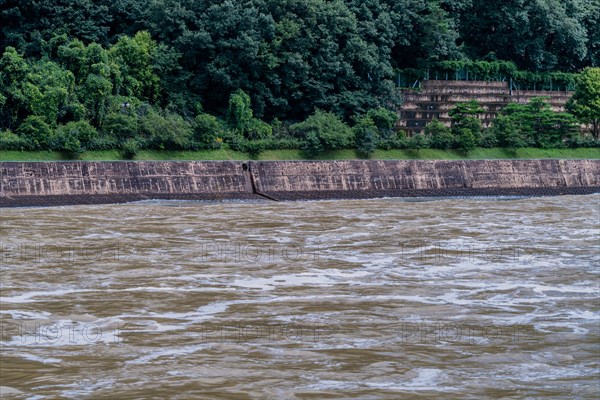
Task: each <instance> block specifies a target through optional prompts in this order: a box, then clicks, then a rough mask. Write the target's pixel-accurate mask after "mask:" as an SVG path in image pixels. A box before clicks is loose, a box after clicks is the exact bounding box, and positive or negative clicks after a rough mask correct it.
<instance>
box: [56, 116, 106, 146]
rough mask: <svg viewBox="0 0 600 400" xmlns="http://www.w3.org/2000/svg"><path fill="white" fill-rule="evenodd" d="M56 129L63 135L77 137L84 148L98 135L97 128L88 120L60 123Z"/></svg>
mask: <svg viewBox="0 0 600 400" xmlns="http://www.w3.org/2000/svg"><path fill="white" fill-rule="evenodd" d="M56 130H57V134H58V135H59V136H61V137H63V136H64V137H66V136H73V137H75V138H76V139H77V140H79V142H80V144H81V145H82V146H83V147H84V148H87V147H88V144H89V143H91V142H92V141H93V140H94V139H96V138H97V137H98V131H97V130H96V128H94V127H93V126H92V125H90V123H89V122H87V121H75V122H69V123H67V124H65V125H60V126H59V127H58V128H56Z"/></svg>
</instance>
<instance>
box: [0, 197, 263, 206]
mask: <svg viewBox="0 0 600 400" xmlns="http://www.w3.org/2000/svg"><path fill="white" fill-rule="evenodd" d="M145 200H180V201H210V202H219V201H230V200H244V201H266V200H265V198H264V197H262V196H259V195H256V194H253V193H225V194H219V193H179V194H176V193H174V194H165V193H144V194H104V195H98V194H76V195H48V196H14V197H7V196H4V197H0V208H1V207H54V206H74V205H94V204H123V203H132V202H136V201H145Z"/></svg>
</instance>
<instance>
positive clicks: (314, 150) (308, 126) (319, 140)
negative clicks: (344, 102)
mask: <svg viewBox="0 0 600 400" xmlns="http://www.w3.org/2000/svg"><path fill="white" fill-rule="evenodd" d="M290 129H291V130H292V131H293V132H294V133H295V135H296V136H297V137H301V138H303V139H304V146H303V149H304V150H305V151H306V152H307V154H308V155H309V156H311V157H313V156H316V155H317V154H319V153H321V152H323V151H325V150H337V149H343V148H348V147H349V146H351V145H352V142H353V139H354V137H353V132H352V130H351V129H350V128H349V127H348V125H346V124H345V123H344V122H342V120H341V119H340V118H339V117H338V116H337V115H335V114H333V113H328V112H324V111H321V110H317V111H316V112H315V113H314V114H313V115H311V116H310V117H308V118H307V119H306V120H305V121H303V122H300V123H298V124H294V125H292V126H291V127H290Z"/></svg>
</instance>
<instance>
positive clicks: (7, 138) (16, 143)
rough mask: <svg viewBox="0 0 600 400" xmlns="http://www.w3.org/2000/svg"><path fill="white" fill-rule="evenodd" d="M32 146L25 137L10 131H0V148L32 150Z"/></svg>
mask: <svg viewBox="0 0 600 400" xmlns="http://www.w3.org/2000/svg"><path fill="white" fill-rule="evenodd" d="M32 149H33V147H32V146H31V143H29V142H28V141H27V140H25V138H23V137H21V136H19V135H16V134H14V133H12V132H11V131H0V150H21V151H23V150H32Z"/></svg>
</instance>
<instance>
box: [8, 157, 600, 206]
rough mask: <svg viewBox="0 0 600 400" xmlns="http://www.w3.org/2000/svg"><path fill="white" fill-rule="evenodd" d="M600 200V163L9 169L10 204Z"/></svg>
mask: <svg viewBox="0 0 600 400" xmlns="http://www.w3.org/2000/svg"><path fill="white" fill-rule="evenodd" d="M594 192H600V160H473V161H282V162H266V161H265V162H247V163H243V162H230V161H216V162H47V163H40V162H35V163H33V162H32V163H28V162H14V163H12V162H10V163H0V206H2V207H11V206H46V205H62V204H101V203H119V202H128V201H136V200H142V199H187V200H195V199H202V200H215V199H265V198H267V199H272V200H304V199H327V198H329V199H350V198H375V197H387V196H392V197H411V196H468V195H511V194H514V195H534V196H535V195H559V194H586V193H594Z"/></svg>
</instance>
